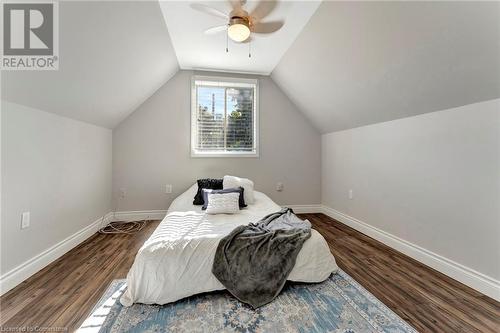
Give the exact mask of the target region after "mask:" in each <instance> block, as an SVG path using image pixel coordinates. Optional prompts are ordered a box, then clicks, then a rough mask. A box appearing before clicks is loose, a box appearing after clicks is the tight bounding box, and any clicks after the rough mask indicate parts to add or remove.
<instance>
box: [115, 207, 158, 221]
mask: <svg viewBox="0 0 500 333" xmlns="http://www.w3.org/2000/svg"><path fill="white" fill-rule="evenodd" d="M165 215H167V211H166V210H136V211H123V212H114V213H112V216H113V221H125V222H129V221H142V220H163V218H164V217H165Z"/></svg>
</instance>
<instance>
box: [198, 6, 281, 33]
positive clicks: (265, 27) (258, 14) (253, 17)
mask: <svg viewBox="0 0 500 333" xmlns="http://www.w3.org/2000/svg"><path fill="white" fill-rule="evenodd" d="M229 3H230V4H231V7H232V10H231V12H230V13H229V14H225V13H223V12H221V11H220V10H218V9H215V8H213V7H210V6H207V5H205V4H201V3H193V4H191V8H192V9H194V10H197V11H200V12H203V13H205V14H209V15H212V16H216V17H219V18H222V19H225V20H227V23H226V24H223V25H218V26H215V27H212V28H209V29H207V30H205V33H206V34H209V35H211V34H216V33H220V32H224V31H225V32H226V33H227V36H228V37H229V38H231V39H232V40H233V41H235V42H237V43H242V42H249V41H250V40H251V39H252V37H250V35H251V34H270V33H273V32H276V31H278V30H279V29H281V27H282V26H283V24H284V22H283V21H270V22H262V19H264V18H265V17H266V16H268V15H269V14H270V13H271V12H272V11H273V10H274V9H275V8H276V5H277V1H268V0H262V1H260V2H259V3H258V4H257V6H256V7H255V9H254V10H252V11H251V12H250V13H248V12H247V11H246V10H245V9H243V6H245V4H246V0H229Z"/></svg>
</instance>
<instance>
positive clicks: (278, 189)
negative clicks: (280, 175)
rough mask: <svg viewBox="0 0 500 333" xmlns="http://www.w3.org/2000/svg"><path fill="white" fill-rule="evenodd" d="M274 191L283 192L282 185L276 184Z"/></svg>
mask: <svg viewBox="0 0 500 333" xmlns="http://www.w3.org/2000/svg"><path fill="white" fill-rule="evenodd" d="M276 191H278V192H281V191H283V183H281V182H280V183H277V184H276Z"/></svg>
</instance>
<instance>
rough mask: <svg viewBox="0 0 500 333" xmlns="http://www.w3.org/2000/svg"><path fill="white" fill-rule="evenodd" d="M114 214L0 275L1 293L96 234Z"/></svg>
mask: <svg viewBox="0 0 500 333" xmlns="http://www.w3.org/2000/svg"><path fill="white" fill-rule="evenodd" d="M111 217H112V214H111V213H108V214H106V215H105V216H104V217H102V218H100V219H98V220H96V221H94V222H93V223H92V224H90V225H88V226H86V227H85V228H83V229H81V230H79V231H77V232H75V233H74V234H73V235H71V236H69V237H67V238H65V239H63V240H62V241H60V242H59V243H57V244H55V245H53V246H52V247H50V248H48V249H47V250H45V251H43V252H42V253H40V254H38V255H36V256H34V257H33V258H31V259H29V260H27V261H25V262H24V263H22V264H21V265H19V266H17V267H15V268H13V269H11V270H10V271H8V272H7V273H5V274H3V275H2V276H0V295H3V294H5V293H6V292H7V291H9V290H11V289H12V288H14V287H15V286H17V285H18V284H20V283H21V282H23V281H24V280H26V279H27V278H29V277H30V276H32V275H33V274H35V273H36V272H38V271H39V270H41V269H42V268H44V267H45V266H47V265H48V264H50V263H51V262H53V261H55V260H56V259H58V258H59V257H61V256H62V255H63V254H65V253H66V252H68V251H69V250H71V249H73V248H74V247H76V246H77V245H79V244H80V243H82V242H83V241H84V240H86V239H87V238H89V237H90V236H92V235H93V234H95V233H96V232H97V231H98V230H99V228H100V227H101V225H104V224H107V223H108V222H110V221H111Z"/></svg>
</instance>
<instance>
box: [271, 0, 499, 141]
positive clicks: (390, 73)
mask: <svg viewBox="0 0 500 333" xmlns="http://www.w3.org/2000/svg"><path fill="white" fill-rule="evenodd" d="M499 22H500V3H499V2H433V1H431V2H323V3H322V4H321V5H320V7H319V8H318V10H317V11H316V13H315V14H314V16H313V17H312V18H311V20H310V21H309V23H308V24H307V25H306V27H305V28H304V30H303V31H302V32H301V34H300V35H299V37H298V38H297V39H296V41H295V42H294V43H293V45H292V46H291V47H290V48H289V49H288V51H287V53H286V54H285V55H284V57H283V58H282V59H281V61H280V63H279V65H278V66H277V67H276V68H275V69H274V71H273V73H272V75H271V77H272V78H273V80H274V81H275V82H276V83H277V84H278V85H279V86H280V87H281V88H282V89H283V90H284V91H285V93H286V94H287V95H288V96H289V97H290V99H291V100H292V101H293V102H294V103H295V104H296V105H297V106H298V107H299V109H301V110H302V111H303V112H304V113H305V115H306V116H307V117H308V118H309V119H310V120H311V121H312V122H313V123H314V124H315V126H316V127H317V128H318V129H319V130H320V131H321V132H322V133H325V132H331V131H337V130H342V129H348V128H353V127H358V126H363V125H367V124H373V123H377V122H382V121H388V120H393V119H397V118H402V117H408V116H413V115H417V114H421V113H426V112H432V111H437V110H443V109H447V108H452V107H456V106H461V105H465V104H470V103H474V102H479V101H484V100H488V99H494V98H498V97H500V25H499V24H500V23H499Z"/></svg>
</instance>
